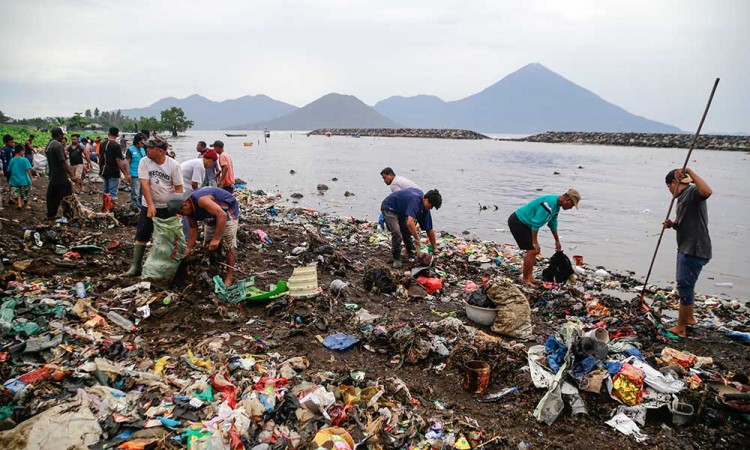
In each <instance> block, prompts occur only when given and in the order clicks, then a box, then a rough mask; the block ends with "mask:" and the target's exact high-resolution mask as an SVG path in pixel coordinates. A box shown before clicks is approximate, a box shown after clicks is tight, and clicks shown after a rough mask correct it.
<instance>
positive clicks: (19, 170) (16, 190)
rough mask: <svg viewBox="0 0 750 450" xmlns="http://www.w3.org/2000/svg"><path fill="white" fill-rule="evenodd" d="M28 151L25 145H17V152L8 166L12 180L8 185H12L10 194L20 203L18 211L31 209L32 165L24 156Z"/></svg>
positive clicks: (10, 179) (9, 180)
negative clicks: (24, 208)
mask: <svg viewBox="0 0 750 450" xmlns="http://www.w3.org/2000/svg"><path fill="white" fill-rule="evenodd" d="M25 151H26V149H25V148H24V146H23V145H16V148H15V151H14V152H13V158H12V159H11V160H10V163H9V164H8V173H10V178H9V179H8V184H9V185H10V193H11V196H12V197H13V198H15V199H16V201H17V202H18V209H21V208H23V207H24V206H25V207H26V209H30V208H31V206H29V194H31V163H30V162H29V160H28V159H27V158H26V157H25V156H24V155H23V154H24V152H25Z"/></svg>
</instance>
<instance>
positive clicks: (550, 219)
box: [508, 189, 581, 286]
mask: <svg viewBox="0 0 750 450" xmlns="http://www.w3.org/2000/svg"><path fill="white" fill-rule="evenodd" d="M580 201H581V194H579V193H578V191H577V190H575V189H568V190H567V192H565V193H564V194H562V195H555V194H551V195H543V196H541V197H538V198H536V199H534V200H532V201H530V202H529V203H527V204H526V205H524V206H522V207H520V208H518V209H517V210H516V211H515V212H514V213H513V214H511V215H510V217H508V228H510V232H511V234H513V238H514V239H515V240H516V243H517V244H518V248H520V249H521V250H526V255H524V257H523V272H522V273H523V275H522V282H523V284H525V285H527V286H531V285H533V284H534V283H537V280H536V279H534V262H535V261H536V255H538V254H539V253H540V252H541V250H540V249H539V241H538V240H537V234H538V233H539V229H540V228H542V227H543V226H545V225H547V226H548V227H549V229H550V231H551V232H552V236H553V237H554V238H555V249H556V250H561V249H562V244H560V237H559V236H558V235H557V215H558V213H559V212H560V208H562V209H564V210H566V211H567V210H569V209H570V208H572V207H574V206H575V207H576V209H578V202H580Z"/></svg>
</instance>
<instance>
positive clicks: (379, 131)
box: [308, 128, 488, 139]
mask: <svg viewBox="0 0 750 450" xmlns="http://www.w3.org/2000/svg"><path fill="white" fill-rule="evenodd" d="M310 135H316V136H354V137H361V136H378V137H411V138H431V139H488V137H487V136H485V135H483V134H479V133H477V132H475V131H471V130H456V129H450V128H318V129H317V130H313V131H311V132H309V133H308V136H310Z"/></svg>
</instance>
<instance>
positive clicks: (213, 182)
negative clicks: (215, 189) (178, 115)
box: [195, 141, 221, 186]
mask: <svg viewBox="0 0 750 450" xmlns="http://www.w3.org/2000/svg"><path fill="white" fill-rule="evenodd" d="M195 149H196V150H197V151H198V153H200V154H201V155H202V154H203V153H204V152H206V151H207V150H208V145H207V144H206V142H205V141H198V145H196V146H195ZM217 155H218V153H217ZM220 176H221V167H220V166H219V160H218V158H217V160H216V161H214V163H213V164H211V165H210V166H208V167H206V177H205V178H204V179H203V186H217V185H218V183H217V180H218V179H219V178H220Z"/></svg>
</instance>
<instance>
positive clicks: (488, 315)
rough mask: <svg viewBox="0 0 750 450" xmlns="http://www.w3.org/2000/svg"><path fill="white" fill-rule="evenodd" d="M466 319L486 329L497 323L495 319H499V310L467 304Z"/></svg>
mask: <svg viewBox="0 0 750 450" xmlns="http://www.w3.org/2000/svg"><path fill="white" fill-rule="evenodd" d="M466 317H468V318H469V320H471V321H472V322H476V323H478V324H479V325H484V326H486V327H488V326H490V325H492V324H493V323H495V317H497V310H496V309H495V308H481V307H479V306H474V305H470V304H468V303H467V304H466Z"/></svg>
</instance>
